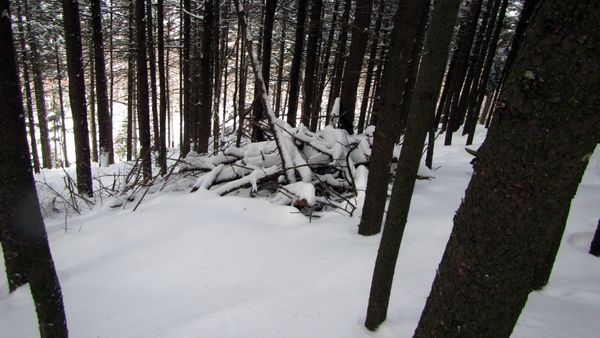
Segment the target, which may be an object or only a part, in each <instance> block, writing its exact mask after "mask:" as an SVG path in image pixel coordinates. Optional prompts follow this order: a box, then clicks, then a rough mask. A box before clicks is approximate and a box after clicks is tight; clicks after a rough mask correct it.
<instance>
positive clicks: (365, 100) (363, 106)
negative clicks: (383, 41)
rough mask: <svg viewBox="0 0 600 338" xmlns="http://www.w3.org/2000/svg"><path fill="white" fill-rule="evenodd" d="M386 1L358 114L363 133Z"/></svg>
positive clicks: (374, 39)
mask: <svg viewBox="0 0 600 338" xmlns="http://www.w3.org/2000/svg"><path fill="white" fill-rule="evenodd" d="M384 4H385V1H384V0H381V1H379V10H378V14H377V21H376V22H375V30H374V31H373V33H374V36H373V41H371V51H370V52H369V64H368V66H367V75H366V76H365V87H364V89H363V95H362V100H361V103H360V114H359V116H358V126H357V127H356V128H357V129H356V131H357V133H359V134H361V133H362V132H363V129H364V127H365V119H366V117H367V107H368V105H369V94H370V93H371V82H373V69H374V68H375V59H377V51H378V45H379V30H380V29H381V22H382V17H383V8H384Z"/></svg>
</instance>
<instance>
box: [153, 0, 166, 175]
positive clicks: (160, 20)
mask: <svg viewBox="0 0 600 338" xmlns="http://www.w3.org/2000/svg"><path fill="white" fill-rule="evenodd" d="M156 20H157V25H158V86H159V88H160V97H159V115H160V116H159V119H160V123H159V124H160V128H159V133H158V135H155V137H156V138H157V139H158V145H159V147H158V165H159V166H160V174H161V175H165V174H166V173H167V138H166V131H167V128H166V127H167V126H166V125H167V77H166V74H165V30H164V5H163V0H158V8H157V18H156Z"/></svg>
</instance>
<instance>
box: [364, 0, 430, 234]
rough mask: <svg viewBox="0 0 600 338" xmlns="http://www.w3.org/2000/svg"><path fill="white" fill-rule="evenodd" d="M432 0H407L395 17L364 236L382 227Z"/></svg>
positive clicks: (372, 160) (370, 174)
mask: <svg viewBox="0 0 600 338" xmlns="http://www.w3.org/2000/svg"><path fill="white" fill-rule="evenodd" d="M429 3H430V2H429V1H419V0H412V1H406V2H404V3H403V4H402V5H401V6H399V7H398V10H397V12H396V14H395V16H394V30H393V32H392V42H391V46H390V58H389V59H388V60H387V61H386V64H385V71H384V73H383V80H382V81H383V83H382V95H381V96H382V97H381V106H380V113H379V121H378V124H377V128H375V137H374V139H373V149H372V151H371V159H370V161H369V177H368V184H367V191H366V193H365V202H364V204H363V214H362V217H361V220H360V224H359V226H358V233H359V234H361V235H365V236H370V235H375V234H377V233H379V231H380V230H381V220H382V219H383V212H384V209H385V202H386V199H387V188H388V181H389V180H388V178H389V173H390V170H389V165H390V161H391V160H392V150H393V149H394V144H395V143H396V141H397V139H398V136H399V135H400V126H399V124H400V116H399V114H398V112H400V111H401V110H402V105H403V102H402V101H403V100H402V97H403V95H402V93H403V91H404V89H406V88H405V84H406V82H407V81H406V77H407V75H408V73H409V72H410V69H411V68H413V67H417V65H418V60H419V57H418V54H417V57H416V58H414V57H412V56H414V55H413V54H414V51H415V49H417V50H419V51H420V48H421V46H420V45H419V46H417V45H416V43H415V41H422V40H421V39H422V38H420V37H419V36H418V34H419V33H421V35H422V34H423V33H424V32H423V30H419V27H420V26H424V25H426V24H427V23H426V20H427V17H426V16H427V13H428V8H426V7H427V6H429Z"/></svg>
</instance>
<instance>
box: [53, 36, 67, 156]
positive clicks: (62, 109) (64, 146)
mask: <svg viewBox="0 0 600 338" xmlns="http://www.w3.org/2000/svg"><path fill="white" fill-rule="evenodd" d="M62 80H63V74H62V67H61V66H60V57H59V54H58V44H57V45H56V82H57V84H58V102H59V104H60V133H61V137H62V153H63V165H64V166H65V167H68V166H69V165H70V164H69V157H68V156H67V127H66V125H65V115H66V112H65V100H64V98H63V86H62Z"/></svg>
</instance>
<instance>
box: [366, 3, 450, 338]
mask: <svg viewBox="0 0 600 338" xmlns="http://www.w3.org/2000/svg"><path fill="white" fill-rule="evenodd" d="M417 2H418V1H417ZM459 5H460V0H452V1H448V0H436V1H435V2H434V6H433V8H434V9H433V13H432V15H431V20H430V25H429V30H428V32H427V38H426V41H425V46H424V52H423V54H422V55H423V57H422V60H421V66H420V67H419V73H418V76H417V81H416V87H415V92H414V95H413V98H412V101H411V107H410V110H409V114H408V121H407V128H406V134H405V137H404V143H403V145H402V151H401V153H400V158H399V159H398V167H397V169H396V177H395V179H394V185H393V188H392V197H391V199H390V206H389V208H388V214H387V217H386V221H385V227H384V228H383V234H382V236H381V243H380V245H379V250H378V252H377V259H376V261H375V269H374V271H373V280H372V282H371V292H370V295H369V306H368V308H367V319H366V322H365V326H366V327H367V328H368V329H370V330H374V329H375V328H377V326H378V325H379V324H380V323H381V322H383V321H384V320H385V318H386V315H387V308H388V304H389V297H390V292H391V288H392V281H393V278H394V270H395V267H396V261H397V258H398V251H399V249H400V244H401V242H402V236H403V234H404V227H405V226H406V220H407V217H408V211H409V208H410V201H411V198H412V193H413V190H414V186H415V180H416V176H417V170H418V168H419V162H420V160H421V152H422V150H423V145H424V143H425V135H426V134H427V130H428V129H429V126H430V125H431V121H432V120H433V115H434V112H435V104H436V102H437V98H438V94H439V89H440V86H441V82H442V77H443V76H444V69H445V67H446V61H447V58H448V49H449V46H450V40H451V38H452V27H453V26H454V22H455V20H456V15H457V13H458V7H459ZM393 55H395V54H394V53H393V52H390V57H393ZM386 72H387V69H386ZM380 125H381V124H380ZM458 336H460V335H458Z"/></svg>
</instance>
